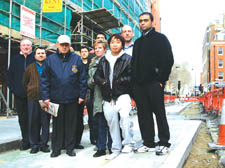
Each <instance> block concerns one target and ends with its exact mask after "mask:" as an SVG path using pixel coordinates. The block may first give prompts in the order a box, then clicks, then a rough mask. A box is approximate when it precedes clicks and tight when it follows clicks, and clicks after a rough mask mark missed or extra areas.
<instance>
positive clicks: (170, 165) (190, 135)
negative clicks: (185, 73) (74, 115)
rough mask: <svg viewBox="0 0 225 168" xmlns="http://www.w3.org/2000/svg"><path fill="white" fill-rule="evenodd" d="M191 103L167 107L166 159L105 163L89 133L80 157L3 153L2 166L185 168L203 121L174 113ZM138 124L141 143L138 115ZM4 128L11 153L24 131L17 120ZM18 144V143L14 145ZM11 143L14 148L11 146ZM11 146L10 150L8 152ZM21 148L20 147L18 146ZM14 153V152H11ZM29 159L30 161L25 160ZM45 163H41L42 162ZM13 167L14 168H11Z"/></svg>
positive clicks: (2, 144) (150, 156) (2, 145)
mask: <svg viewBox="0 0 225 168" xmlns="http://www.w3.org/2000/svg"><path fill="white" fill-rule="evenodd" d="M188 105H189V103H185V104H177V105H172V106H168V107H166V109H167V111H168V112H167V113H168V122H169V127H170V133H171V139H170V142H171V144H172V145H171V148H170V153H169V154H168V155H164V156H156V155H155V153H151V152H148V153H141V154H137V153H129V154H121V155H119V156H118V157H117V158H116V159H114V160H112V161H107V160H105V158H104V156H103V157H100V158H93V157H92V155H93V154H94V151H93V148H94V146H93V145H91V144H90V142H89V132H88V130H86V131H85V132H84V134H83V137H82V145H84V146H85V149H83V150H76V153H77V156H76V157H68V156H67V155H66V154H64V152H62V155H61V156H60V157H57V158H50V156H49V155H50V154H49V153H48V154H45V153H42V152H39V153H38V154H35V155H31V154H30V153H29V150H27V151H19V150H16V151H14V153H15V154H14V155H16V158H15V156H11V155H12V154H9V153H10V152H5V153H1V159H0V161H1V162H0V167H1V166H3V167H7V168H8V167H17V168H20V166H18V165H21V166H23V167H24V165H26V166H25V167H30V166H31V167H35V168H36V167H46V168H47V167H65V168H67V167H78V166H79V167H81V168H83V167H88V166H90V165H92V166H91V167H92V168H99V167H104V168H115V167H117V168H121V167H123V168H137V167H142V168H181V167H182V166H183V164H184V162H185V160H186V158H187V157H188V155H189V152H190V150H191V148H192V145H193V142H194V140H195V137H196V135H197V132H198V129H199V128H200V125H201V121H196V120H185V119H184V118H182V117H180V116H176V115H171V113H172V112H174V113H173V114H178V113H179V112H180V111H181V110H182V109H183V108H185V107H187V106H188ZM133 121H134V135H135V136H134V140H135V141H136V142H140V141H141V136H140V130H139V125H138V122H137V116H133ZM0 127H1V128H2V130H3V131H1V132H0V137H1V138H0V149H1V151H2V149H5V150H4V151H6V150H10V149H12V144H14V147H13V148H14V149H15V147H16V146H17V145H18V144H19V143H18V142H19V139H20V130H19V126H18V121H17V118H12V119H0ZM13 142H14V143H13ZM10 144H11V145H10ZM6 146H7V149H6ZM17 148H18V146H17ZM11 153H13V151H12V152H11ZM24 158H26V159H24ZM40 160H41V162H40ZM8 164H10V166H8Z"/></svg>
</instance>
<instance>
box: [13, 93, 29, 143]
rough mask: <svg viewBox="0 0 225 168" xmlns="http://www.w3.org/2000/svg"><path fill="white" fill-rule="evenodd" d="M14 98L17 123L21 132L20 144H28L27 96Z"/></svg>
mask: <svg viewBox="0 0 225 168" xmlns="http://www.w3.org/2000/svg"><path fill="white" fill-rule="evenodd" d="M15 100H16V111H17V113H18V119H19V125H20V130H21V134H22V146H29V145H30V144H29V135H28V111H27V98H21V97H18V96H15Z"/></svg>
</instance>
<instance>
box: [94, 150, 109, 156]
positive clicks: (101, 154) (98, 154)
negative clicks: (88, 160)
mask: <svg viewBox="0 0 225 168" xmlns="http://www.w3.org/2000/svg"><path fill="white" fill-rule="evenodd" d="M103 155H106V152H105V150H97V152H96V153H95V154H94V155H93V157H100V156H103Z"/></svg>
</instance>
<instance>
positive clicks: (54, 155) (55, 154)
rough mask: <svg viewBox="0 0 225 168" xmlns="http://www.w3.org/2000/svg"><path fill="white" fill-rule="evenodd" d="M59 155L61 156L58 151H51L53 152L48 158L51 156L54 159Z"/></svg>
mask: <svg viewBox="0 0 225 168" xmlns="http://www.w3.org/2000/svg"><path fill="white" fill-rule="evenodd" d="M60 154H61V152H60V151H53V152H52V153H51V155H50V156H51V157H52V158H54V157H58V156H59V155H60Z"/></svg>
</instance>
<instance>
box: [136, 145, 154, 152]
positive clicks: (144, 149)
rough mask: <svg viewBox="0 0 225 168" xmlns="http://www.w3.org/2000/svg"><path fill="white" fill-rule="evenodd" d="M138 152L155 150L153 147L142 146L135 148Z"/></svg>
mask: <svg viewBox="0 0 225 168" xmlns="http://www.w3.org/2000/svg"><path fill="white" fill-rule="evenodd" d="M137 152H138V153H144V152H155V148H149V147H147V146H144V145H143V146H142V147H140V148H138V149H137Z"/></svg>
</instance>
